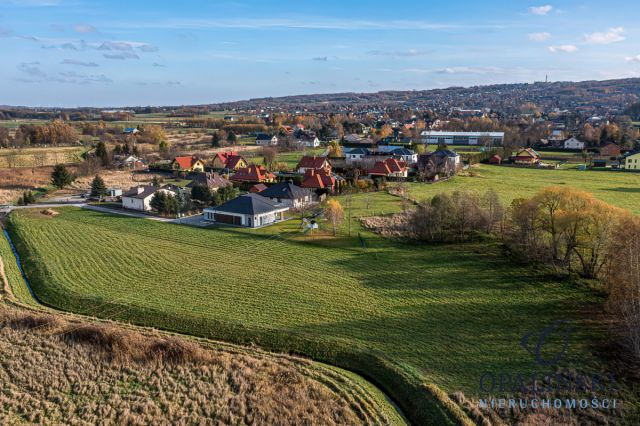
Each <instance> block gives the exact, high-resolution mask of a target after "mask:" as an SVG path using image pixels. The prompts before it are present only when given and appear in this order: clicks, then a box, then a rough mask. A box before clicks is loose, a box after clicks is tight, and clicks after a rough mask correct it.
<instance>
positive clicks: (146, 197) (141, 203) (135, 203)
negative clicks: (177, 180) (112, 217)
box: [122, 186, 176, 212]
mask: <svg viewBox="0 0 640 426" xmlns="http://www.w3.org/2000/svg"><path fill="white" fill-rule="evenodd" d="M157 192H164V193H165V194H167V195H173V196H175V195H176V193H175V192H174V191H171V190H170V189H168V188H165V187H162V188H161V187H158V186H136V187H133V188H131V189H130V190H128V191H127V192H125V193H124V194H122V207H123V208H125V209H129V210H138V211H141V212H148V211H150V210H151V199H152V198H153V196H154V195H155V194H156V193H157Z"/></svg>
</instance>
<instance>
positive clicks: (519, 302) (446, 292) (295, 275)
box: [12, 193, 601, 423]
mask: <svg viewBox="0 0 640 426" xmlns="http://www.w3.org/2000/svg"><path fill="white" fill-rule="evenodd" d="M373 196H374V197H376V198H379V200H380V201H381V202H384V203H388V205H389V208H390V209H391V208H394V210H395V211H397V210H398V209H399V208H400V207H399V204H400V203H399V202H398V201H397V199H393V198H392V197H391V196H388V195H386V194H383V193H379V194H375V195H373ZM363 197H364V196H362V195H358V196H356V197H354V198H356V199H357V200H358V201H357V202H355V203H354V210H355V211H354V212H353V215H354V217H357V216H362V215H364V210H365V209H366V203H365V202H364V201H363V200H364V198H363ZM376 201H377V200H374V203H372V205H373V206H379V205H380V204H378V203H377V202H376ZM370 209H373V208H372V207H371V206H370ZM385 210H386V209H385ZM60 211H61V214H60V215H59V216H57V217H55V218H45V217H42V215H40V214H39V213H37V212H19V213H17V214H15V215H14V216H13V222H12V234H13V235H14V237H15V240H16V241H17V242H19V244H18V247H19V249H20V251H21V253H23V259H24V262H25V263H26V264H27V265H28V271H29V272H28V273H29V277H30V280H31V282H32V285H33V286H34V289H35V291H36V293H37V294H38V296H39V297H40V298H41V299H43V300H44V301H46V303H48V304H50V305H52V306H55V307H58V308H60V309H64V310H69V311H76V312H82V313H86V314H91V315H96V316H99V317H105V318H115V319H120V320H125V321H132V322H134V323H139V324H145V325H152V326H157V327H162V328H166V329H169V330H175V331H180V332H184V333H188V334H193V335H198V336H205V337H212V338H217V339H223V340H227V341H232V342H236V343H241V344H258V345H260V346H262V347H264V348H267V349H272V350H277V351H283V352H287V351H290V352H294V353H300V354H304V355H307V356H310V357H313V358H314V359H317V360H322V361H325V362H328V363H330V364H334V365H338V366H340V367H343V368H347V369H351V370H353V371H356V372H359V373H361V374H363V375H365V376H366V377H367V378H369V379H371V380H373V381H374V382H375V383H376V384H378V385H380V386H381V387H382V388H383V389H385V391H386V392H387V393H389V394H390V395H391V396H392V397H393V398H394V400H396V401H398V402H400V403H402V407H403V409H405V411H406V412H407V414H408V415H409V416H410V417H411V419H412V420H414V421H416V422H417V423H424V422H428V421H430V422H436V423H438V422H450V421H452V419H453V418H455V416H456V415H459V413H458V412H457V411H456V408H457V407H456V406H455V405H453V404H451V402H450V401H447V400H444V401H443V400H441V399H439V398H438V395H439V393H438V392H437V391H435V390H434V389H431V388H427V387H426V386H425V384H426V383H435V384H436V385H438V386H440V387H441V388H443V389H445V390H446V391H448V392H452V391H456V390H462V391H464V392H465V393H466V394H468V395H478V393H479V391H480V390H479V385H478V381H479V379H480V376H481V375H482V374H483V373H484V372H486V371H518V372H523V373H526V372H532V371H534V370H535V369H536V366H535V364H534V363H533V362H532V359H531V357H530V356H529V354H528V353H526V352H525V351H523V350H522V349H521V348H520V345H519V342H520V338H521V336H523V335H524V334H525V333H528V332H530V331H532V330H539V329H541V328H543V327H544V326H546V325H547V324H549V323H551V322H552V321H553V320H556V319H566V320H569V321H571V322H574V323H582V322H583V318H584V317H583V312H584V310H585V309H588V308H590V307H591V306H592V304H594V303H600V300H599V299H598V298H597V297H595V296H593V295H592V293H591V292H590V291H589V290H587V289H585V288H580V287H578V286H576V285H575V284H571V283H569V282H566V281H561V280H559V279H558V278H557V277H554V276H551V275H546V274H544V273H542V272H540V271H538V270H535V269H531V268H524V267H520V266H517V265H514V264H513V263H512V262H511V261H510V260H509V259H508V258H507V257H505V256H503V255H502V253H501V252H500V250H499V248H498V247H497V246H496V245H494V244H491V243H478V244H465V245H440V246H421V245H418V244H400V243H394V242H391V241H387V240H384V239H381V238H378V237H376V236H375V235H373V234H370V233H366V239H367V247H368V249H367V250H364V249H362V248H361V247H360V244H359V242H358V240H357V238H356V237H353V238H337V239H334V238H331V237H327V236H324V235H317V236H314V237H300V236H298V235H297V234H295V232H296V229H295V227H296V224H295V222H287V223H285V224H281V225H279V227H280V228H278V227H274V228H272V229H273V232H274V234H269V231H268V230H265V229H263V230H259V231H258V232H254V231H246V230H235V229H194V228H188V227H182V226H175V225H166V224H160V223H155V222H152V221H147V220H143V219H133V218H125V217H115V216H110V215H106V214H101V213H97V212H88V211H80V210H78V209H72V208H69V209H60ZM378 211H379V210H378ZM386 213H390V211H387V212H386ZM343 228H344V226H343ZM286 230H289V232H292V234H286V233H282V234H280V233H281V232H283V231H286ZM357 230H358V228H357V225H354V235H355V232H356V231H357ZM578 330H581V331H580V332H577V333H576V336H575V338H574V341H572V346H571V356H575V357H578V358H579V359H580V361H581V364H580V365H581V366H585V368H586V367H587V366H588V365H592V364H594V363H596V364H597V363H598V361H597V360H596V359H595V358H594V356H593V355H591V354H590V349H591V345H592V344H593V342H598V341H600V338H601V336H600V335H598V333H597V332H596V331H594V330H593V329H592V328H589V327H578ZM558 344H560V343H558ZM567 359H568V361H567V362H568V363H569V362H570V357H569V358H567ZM447 404H450V405H449V406H448V408H445V409H443V407H447ZM462 418H464V416H460V417H458V421H461V420H460V419H462Z"/></svg>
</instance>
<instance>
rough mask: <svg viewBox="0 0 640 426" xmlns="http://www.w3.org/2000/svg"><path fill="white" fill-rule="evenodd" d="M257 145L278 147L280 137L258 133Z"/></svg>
mask: <svg viewBox="0 0 640 426" xmlns="http://www.w3.org/2000/svg"><path fill="white" fill-rule="evenodd" d="M256 145H262V146H275V145H278V137H277V136H275V135H274V136H271V135H268V134H266V133H258V134H257V135H256Z"/></svg>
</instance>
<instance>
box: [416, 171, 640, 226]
mask: <svg viewBox="0 0 640 426" xmlns="http://www.w3.org/2000/svg"><path fill="white" fill-rule="evenodd" d="M470 171H471V172H472V173H466V174H467V176H456V177H455V178H454V179H452V180H450V181H447V182H440V183H437V184H432V185H425V184H422V183H412V184H409V188H410V196H411V198H413V199H416V200H419V201H421V200H424V199H427V198H430V197H432V196H434V195H436V194H437V193H439V192H445V191H453V190H456V189H466V190H476V191H485V190H486V189H488V188H493V189H494V190H495V191H496V192H497V193H498V194H499V196H500V197H501V199H502V201H503V203H505V204H508V203H510V202H511V201H512V200H513V199H515V198H521V197H531V196H532V195H534V194H535V193H536V192H537V191H539V190H540V189H541V188H544V187H546V186H572V187H574V188H577V189H580V190H583V191H587V192H591V193H593V194H594V195H595V196H596V197H597V198H599V199H600V200H602V201H605V202H607V203H610V204H613V205H615V206H618V207H622V208H625V209H628V210H630V211H632V212H633V213H634V214H638V215H640V173H625V172H612V171H589V170H585V171H580V170H577V169H560V170H544V169H533V168H516V167H507V166H491V165H479V166H477V167H473V168H471V169H470ZM471 175H475V176H471Z"/></svg>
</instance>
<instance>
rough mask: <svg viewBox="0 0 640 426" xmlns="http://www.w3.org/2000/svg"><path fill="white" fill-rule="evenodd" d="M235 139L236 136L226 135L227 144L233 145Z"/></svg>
mask: <svg viewBox="0 0 640 426" xmlns="http://www.w3.org/2000/svg"><path fill="white" fill-rule="evenodd" d="M237 139H238V138H237V137H236V134H235V133H233V132H229V134H228V135H227V142H229V144H230V145H233V144H235V143H236V140H237Z"/></svg>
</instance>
